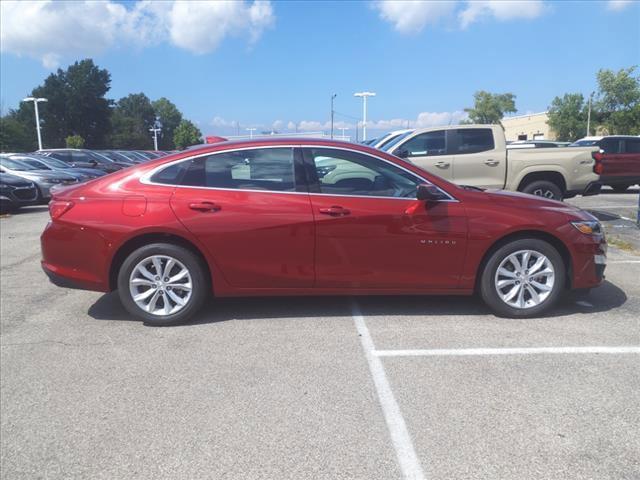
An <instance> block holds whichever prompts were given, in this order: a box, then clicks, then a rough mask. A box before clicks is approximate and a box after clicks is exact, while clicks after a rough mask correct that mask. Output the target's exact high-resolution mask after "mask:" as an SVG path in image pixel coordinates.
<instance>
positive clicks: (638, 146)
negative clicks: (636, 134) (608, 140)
mask: <svg viewBox="0 0 640 480" xmlns="http://www.w3.org/2000/svg"><path fill="white" fill-rule="evenodd" d="M624 143H625V149H624V152H625V153H640V138H638V139H635V138H634V139H629V138H628V139H626V140H625V141H624Z"/></svg>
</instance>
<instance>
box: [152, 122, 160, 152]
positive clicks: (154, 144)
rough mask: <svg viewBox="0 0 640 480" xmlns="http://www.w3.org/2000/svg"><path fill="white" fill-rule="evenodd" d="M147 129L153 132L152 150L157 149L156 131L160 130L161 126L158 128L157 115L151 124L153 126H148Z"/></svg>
mask: <svg viewBox="0 0 640 480" xmlns="http://www.w3.org/2000/svg"><path fill="white" fill-rule="evenodd" d="M149 131H150V132H152V133H153V146H154V150H158V133H160V132H161V131H162V128H160V125H159V122H158V117H156V121H155V123H154V124H153V128H150V129H149Z"/></svg>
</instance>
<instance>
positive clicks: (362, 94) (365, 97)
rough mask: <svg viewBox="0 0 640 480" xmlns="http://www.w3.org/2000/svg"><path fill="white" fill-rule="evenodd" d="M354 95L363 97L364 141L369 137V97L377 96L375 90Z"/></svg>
mask: <svg viewBox="0 0 640 480" xmlns="http://www.w3.org/2000/svg"><path fill="white" fill-rule="evenodd" d="M353 96H354V97H362V141H363V142H364V141H365V140H366V139H367V97H375V96H376V94H375V93H374V92H356V93H354V94H353Z"/></svg>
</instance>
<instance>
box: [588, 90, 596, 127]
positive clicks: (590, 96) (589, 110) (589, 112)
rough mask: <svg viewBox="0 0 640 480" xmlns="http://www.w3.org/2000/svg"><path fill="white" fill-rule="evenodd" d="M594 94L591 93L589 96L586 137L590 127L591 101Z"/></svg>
mask: <svg viewBox="0 0 640 480" xmlns="http://www.w3.org/2000/svg"><path fill="white" fill-rule="evenodd" d="M595 93H596V92H591V95H589V109H588V110H587V137H588V136H589V135H590V133H589V132H590V130H591V129H590V127H591V99H592V98H593V95H594V94H595Z"/></svg>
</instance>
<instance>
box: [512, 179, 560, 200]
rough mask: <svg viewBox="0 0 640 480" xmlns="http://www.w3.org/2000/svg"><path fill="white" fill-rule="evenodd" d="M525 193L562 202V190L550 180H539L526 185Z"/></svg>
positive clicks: (523, 190)
mask: <svg viewBox="0 0 640 480" xmlns="http://www.w3.org/2000/svg"><path fill="white" fill-rule="evenodd" d="M522 192H523V193H528V194H530V195H537V196H539V197H545V198H550V199H551V200H562V190H561V189H560V187H559V186H558V185H556V184H555V183H553V182H550V181H549V180H537V181H535V182H531V183H530V184H528V185H526V186H525V187H524V188H523V189H522Z"/></svg>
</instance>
